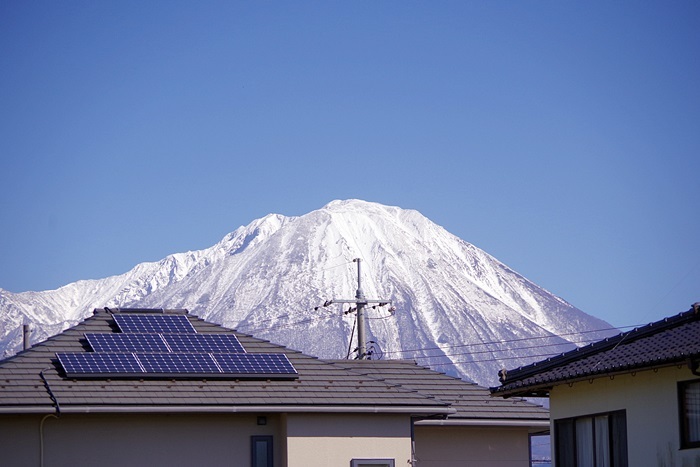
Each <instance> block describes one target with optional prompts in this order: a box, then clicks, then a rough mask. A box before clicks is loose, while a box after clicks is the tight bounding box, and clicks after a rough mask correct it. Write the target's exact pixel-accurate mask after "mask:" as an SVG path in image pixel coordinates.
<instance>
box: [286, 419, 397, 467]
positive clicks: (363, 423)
mask: <svg viewBox="0 0 700 467" xmlns="http://www.w3.org/2000/svg"><path fill="white" fill-rule="evenodd" d="M286 418H287V423H286V427H287V428H286V429H287V459H288V462H289V464H288V467H336V466H337V467H349V466H350V461H351V460H352V459H367V458H381V459H394V460H395V461H396V466H397V467H398V466H405V465H410V463H409V462H410V459H411V422H410V418H409V417H408V415H379V414H369V415H350V414H288V415H287V417H286Z"/></svg>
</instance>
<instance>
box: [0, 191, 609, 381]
mask: <svg viewBox="0 0 700 467" xmlns="http://www.w3.org/2000/svg"><path fill="white" fill-rule="evenodd" d="M354 258H360V259H361V260H362V263H361V264H362V276H361V278H362V289H363V292H364V295H365V297H367V298H368V299H369V298H377V299H379V298H381V299H391V300H392V301H393V306H394V307H395V308H396V311H395V312H393V313H392V312H390V311H389V309H388V307H378V308H376V309H373V308H368V309H367V313H366V317H367V320H366V323H367V333H368V339H369V340H371V341H373V342H375V343H374V344H370V346H369V348H370V349H372V350H373V351H374V354H373V357H374V358H410V359H416V360H417V361H418V363H420V364H424V365H428V366H431V367H432V368H434V369H437V370H440V371H445V372H447V373H450V374H453V375H459V376H462V377H465V378H468V379H471V380H474V381H476V382H478V383H480V384H487V385H493V384H495V383H496V381H497V371H498V369H499V368H502V367H506V368H513V367H515V366H519V365H522V364H526V363H529V362H531V361H533V360H539V359H541V358H542V355H544V354H549V353H556V352H561V351H563V350H568V349H570V348H571V345H572V344H571V342H578V343H580V342H582V341H590V340H591V339H597V338H600V337H603V336H604V335H605V332H590V331H593V330H601V329H608V328H610V325H609V324H607V323H605V322H604V321H602V320H600V319H597V318H594V317H592V316H590V315H587V314H585V313H584V312H582V311H580V310H578V309H577V308H575V307H573V306H572V305H570V304H569V303H567V302H566V301H564V300H562V299H561V298H558V297H556V296H554V295H552V294H551V293H549V292H547V291H546V290H544V289H542V288H541V287H539V286H537V285H535V284H533V283H532V282H530V281H529V280H527V279H526V278H524V277H522V276H521V275H519V274H518V273H516V272H515V271H513V270H511V269H510V268H508V267H507V266H505V265H504V264H502V263H501V262H499V261H498V260H496V259H495V258H493V257H492V256H490V255H488V254H487V253H485V252H484V251H482V250H480V249H479V248H477V247H475V246H474V245H471V244H469V243H467V242H465V241H463V240H461V239H459V238H457V237H455V236H454V235H452V234H450V233H449V232H447V231H446V230H445V229H443V228H442V227H440V226H438V225H436V224H434V223H433V222H431V221H430V220H428V219H427V218H425V217H424V216H423V215H421V214H420V213H419V212H417V211H414V210H404V209H401V208H398V207H391V206H384V205H380V204H376V203H369V202H364V201H358V200H347V201H333V202H331V203H329V204H328V205H326V206H324V207H323V208H321V209H319V210H316V211H313V212H311V213H309V214H306V215H303V216H299V217H285V216H281V215H278V214H270V215H268V216H266V217H263V218H262V219H258V220H255V221H253V222H252V223H250V224H249V225H248V226H245V227H239V228H238V229H236V230H235V231H234V232H232V233H230V234H228V235H226V236H225V237H224V238H223V239H222V240H221V241H220V242H219V243H217V244H216V245H214V246H212V247H211V248H208V249H205V250H200V251H193V252H187V253H177V254H174V255H171V256H168V257H166V258H165V259H163V260H161V261H159V262H156V263H142V264H139V265H137V266H136V267H135V268H134V269H132V270H131V271H129V272H127V273H125V274H122V275H119V276H113V277H108V278H106V279H99V280H85V281H78V282H75V283H72V284H68V285H66V286H64V287H61V288H59V289H57V290H51V291H43V292H24V293H11V292H7V291H4V290H2V289H0V348H2V349H4V354H5V355H10V354H12V353H15V352H17V351H18V350H20V349H21V327H22V324H23V323H32V325H33V328H34V331H33V335H32V342H37V341H41V340H43V339H45V338H47V337H49V336H51V335H53V334H56V333H58V332H60V331H61V330H62V329H65V328H66V327H69V326H71V325H74V324H76V323H77V322H78V321H80V320H81V319H83V318H85V317H86V316H88V315H89V314H90V313H91V312H92V309H93V308H101V307H105V306H106V307H147V308H187V309H188V310H190V312H192V313H194V314H197V315H199V316H200V317H202V318H205V319H207V320H210V321H213V322H216V323H220V324H223V325H224V326H227V327H231V328H235V329H238V330H239V331H242V332H246V333H250V334H253V335H255V336H257V337H261V338H265V339H269V340H271V341H273V342H276V343H280V344H284V345H287V346H289V347H292V348H295V349H298V350H302V351H304V352H306V353H309V354H312V355H317V356H319V357H323V358H345V357H346V356H347V355H348V353H349V352H350V355H351V356H352V353H351V351H352V350H353V349H355V347H356V344H355V342H354V340H353V341H351V340H350V337H351V335H354V320H355V314H354V313H345V311H347V309H348V308H349V305H344V306H342V307H341V305H340V304H333V305H330V306H328V307H322V306H320V305H322V304H323V303H324V302H326V301H327V300H330V299H334V298H335V299H354V297H355V293H356V290H357V269H356V268H357V266H356V264H357V263H354V262H353V259H354ZM608 333H609V332H608ZM556 336H561V337H556Z"/></svg>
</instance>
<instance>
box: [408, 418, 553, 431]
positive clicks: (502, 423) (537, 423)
mask: <svg viewBox="0 0 700 467" xmlns="http://www.w3.org/2000/svg"><path fill="white" fill-rule="evenodd" d="M415 425H419V426H499V427H533V428H543V427H549V417H547V419H546V420H543V419H532V418H528V419H481V418H462V419H459V418H448V419H447V420H419V421H417V422H415Z"/></svg>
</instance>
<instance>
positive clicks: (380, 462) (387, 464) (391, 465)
mask: <svg viewBox="0 0 700 467" xmlns="http://www.w3.org/2000/svg"><path fill="white" fill-rule="evenodd" d="M362 465H376V466H382V467H395V466H396V460H395V459H376V458H375V459H353V460H351V461H350V467H359V466H362Z"/></svg>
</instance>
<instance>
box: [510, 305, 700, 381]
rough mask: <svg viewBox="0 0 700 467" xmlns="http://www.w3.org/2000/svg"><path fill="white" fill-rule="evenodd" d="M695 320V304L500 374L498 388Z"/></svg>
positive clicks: (698, 314) (698, 312)
mask: <svg viewBox="0 0 700 467" xmlns="http://www.w3.org/2000/svg"><path fill="white" fill-rule="evenodd" d="M698 319H700V303H694V304H693V306H692V307H691V308H690V309H689V310H687V311H684V312H681V313H679V314H677V315H675V316H670V317H666V318H663V319H660V320H658V321H654V322H652V323H649V324H646V325H644V326H641V327H636V328H634V329H632V330H630V331H626V332H622V333H620V334H617V335H616V336H611V337H606V338H604V339H602V340H600V341H597V342H593V343H591V344H588V345H586V346H583V347H577V348H575V349H572V350H569V351H567V352H564V353H562V354H560V355H556V356H554V357H549V358H547V359H545V360H540V361H539V362H534V363H531V364H529V365H525V366H521V367H518V368H515V369H513V370H508V371H505V373H503V374H502V373H501V372H499V379H500V381H501V384H503V385H505V384H508V383H510V382H512V381H514V380H518V379H523V378H527V377H529V376H532V375H534V374H537V373H541V372H542V371H546V370H548V369H551V368H555V367H557V366H560V365H563V364H566V363H570V362H571V361H574V360H578V359H581V358H585V357H589V356H591V355H595V354H597V353H600V352H605V351H607V350H610V349H615V348H617V347H619V346H620V345H629V344H631V343H633V342H635V341H637V340H639V339H643V338H647V337H649V336H652V335H654V334H658V333H660V332H663V331H666V330H668V329H672V328H675V327H678V326H680V325H682V324H685V323H686V322H692V321H695V320H698ZM501 371H503V370H501Z"/></svg>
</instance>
